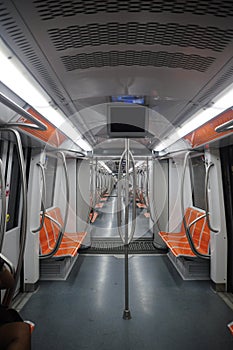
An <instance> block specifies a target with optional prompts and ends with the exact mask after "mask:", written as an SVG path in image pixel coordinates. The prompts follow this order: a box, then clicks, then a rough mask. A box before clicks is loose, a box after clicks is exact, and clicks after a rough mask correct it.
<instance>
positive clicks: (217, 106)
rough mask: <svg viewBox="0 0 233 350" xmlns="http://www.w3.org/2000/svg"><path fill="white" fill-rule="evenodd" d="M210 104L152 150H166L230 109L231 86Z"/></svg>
mask: <svg viewBox="0 0 233 350" xmlns="http://www.w3.org/2000/svg"><path fill="white" fill-rule="evenodd" d="M212 102H213V105H212V106H211V107H209V108H205V109H204V108H203V109H200V110H199V111H197V112H196V113H195V114H194V115H193V116H192V118H190V119H189V120H188V121H187V122H186V123H184V124H182V125H181V127H180V128H177V130H176V131H175V132H174V133H172V134H171V135H170V136H169V137H168V138H167V139H165V140H164V141H161V142H160V143H159V144H158V145H157V146H156V147H155V149H154V150H155V151H157V152H159V151H162V150H163V149H165V148H168V147H169V146H171V145H172V144H173V143H175V142H176V141H178V140H179V139H181V138H182V137H183V136H185V135H188V134H189V133H190V132H192V131H194V130H196V129H197V128H199V127H200V126H201V125H203V124H205V123H207V122H208V121H209V120H211V119H213V118H214V117H216V116H217V115H219V114H220V113H222V112H224V111H225V110H227V109H228V108H231V107H232V105H233V84H231V85H230V86H228V87H227V88H226V89H225V90H223V91H222V92H221V93H220V94H219V95H217V96H216V97H215V98H214V99H213V101H212Z"/></svg>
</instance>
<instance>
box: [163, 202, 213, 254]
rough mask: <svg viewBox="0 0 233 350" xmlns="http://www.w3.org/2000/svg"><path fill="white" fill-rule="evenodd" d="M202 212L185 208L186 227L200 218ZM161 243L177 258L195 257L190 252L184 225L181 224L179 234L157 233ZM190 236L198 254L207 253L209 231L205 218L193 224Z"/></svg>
mask: <svg viewBox="0 0 233 350" xmlns="http://www.w3.org/2000/svg"><path fill="white" fill-rule="evenodd" d="M202 215H203V212H201V211H200V210H198V209H195V208H191V207H189V208H187V209H186V211H185V219H186V222H187V226H189V225H190V224H191V222H193V221H194V220H195V219H197V218H198V217H200V216H202ZM159 234H160V236H161V238H162V239H163V241H164V242H165V243H166V244H167V246H168V248H170V250H171V251H172V253H173V254H174V255H175V256H176V257H178V256H186V257H195V256H196V255H195V254H194V253H193V252H192V250H191V248H190V245H189V242H188V239H187V236H186V234H185V228H184V223H183V222H182V225H181V230H180V232H176V233H169V232H159ZM190 234H191V236H192V239H193V242H194V245H195V247H196V249H197V250H198V252H200V253H201V254H205V255H206V254H208V253H209V242H210V230H209V228H208V226H207V223H206V218H205V217H204V218H202V219H200V220H199V221H197V222H196V223H194V224H193V225H192V226H191V228H190Z"/></svg>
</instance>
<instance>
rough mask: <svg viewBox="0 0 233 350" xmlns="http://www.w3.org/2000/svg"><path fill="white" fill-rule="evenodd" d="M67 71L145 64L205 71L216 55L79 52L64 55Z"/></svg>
mask: <svg viewBox="0 0 233 350" xmlns="http://www.w3.org/2000/svg"><path fill="white" fill-rule="evenodd" d="M61 59H62V62H63V63H64V65H65V67H66V69H67V71H73V70H76V69H88V68H93V67H95V68H96V67H116V66H143V67H150V66H153V67H169V68H183V69H188V70H196V71H199V72H205V71H206V70H207V69H208V68H209V66H210V65H211V63H213V61H214V57H201V56H198V55H185V54H183V53H180V52H175V53H169V52H163V51H160V52H151V51H140V52H137V51H126V52H119V51H110V52H93V53H91V54H85V53H82V54H79V55H75V56H62V57H61Z"/></svg>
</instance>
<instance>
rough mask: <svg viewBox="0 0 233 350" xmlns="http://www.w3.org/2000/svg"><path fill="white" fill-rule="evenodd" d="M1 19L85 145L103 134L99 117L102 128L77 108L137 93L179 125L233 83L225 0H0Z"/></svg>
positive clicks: (232, 34)
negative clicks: (74, 126) (113, 97)
mask: <svg viewBox="0 0 233 350" xmlns="http://www.w3.org/2000/svg"><path fill="white" fill-rule="evenodd" d="M0 20H1V21H0V22H1V23H0V29H1V35H2V37H3V39H4V41H5V42H6V43H7V44H8V45H9V46H10V47H11V48H12V50H13V51H14V52H15V53H16V55H17V56H18V57H19V58H20V59H21V60H22V62H23V63H24V64H25V66H27V67H28V69H29V70H30V71H31V73H32V74H33V75H34V76H35V77H36V79H37V80H38V81H39V83H40V84H41V85H42V86H44V88H45V90H46V91H47V92H48V93H49V94H50V95H51V98H52V101H53V103H55V104H57V105H58V106H59V107H62V108H63V110H64V111H65V113H66V114H67V115H68V116H69V117H70V119H72V122H73V123H74V124H75V125H76V126H77V127H78V128H79V129H80V131H81V132H82V133H84V134H85V135H86V136H87V138H88V140H89V141H90V143H92V144H95V143H96V142H98V140H100V138H101V140H103V139H104V138H105V137H107V135H104V134H105V133H106V130H107V128H106V123H107V119H106V116H102V117H101V118H102V119H101V123H102V124H101V125H102V127H101V128H100V127H99V124H98V122H99V120H98V118H96V119H95V118H94V116H93V115H94V113H93V115H92V114H91V113H90V114H89V113H88V114H87V115H88V116H85V118H84V117H82V115H81V114H77V118H76V114H75V111H77V110H78V111H80V110H83V109H84V108H88V107H91V106H93V105H95V104H101V103H106V102H108V101H110V99H111V96H114V95H125V94H126V95H127V94H128V95H142V96H145V101H146V103H147V104H148V106H149V107H150V108H152V109H153V111H155V112H158V113H160V114H161V115H162V116H163V117H164V118H165V119H166V120H168V121H169V122H170V123H173V124H174V125H175V126H178V125H180V124H181V123H182V122H183V121H184V120H185V119H187V118H188V117H190V116H191V115H192V113H194V111H196V110H197V109H198V108H200V107H203V106H205V105H208V104H210V103H211V99H212V98H213V97H214V96H215V95H216V94H217V93H218V92H219V91H221V90H222V89H223V88H224V87H226V86H227V85H229V84H230V83H233V69H232V67H233V1H231V0H227V1H219V0H212V1H209V0H185V1H183V0H173V1H167V0H163V1H162V0H145V1H144V0H143V1H142V0H128V1H125V0H106V1H100V0H82V1H81V0H69V1H68V0H56V1H55V0H25V1H18V0H0ZM73 116H75V117H74V118H73ZM87 119H88V120H87ZM103 124H105V127H104V125H103ZM156 127H158V125H154V124H153V128H154V129H153V130H156ZM159 127H160V126H159ZM161 127H162V126H161ZM163 133H164V134H166V130H165V129H164V130H163ZM100 134H101V135H100ZM155 140H156V138H155V139H154V140H149V141H150V142H149V141H148V145H149V144H150V145H154V144H155Z"/></svg>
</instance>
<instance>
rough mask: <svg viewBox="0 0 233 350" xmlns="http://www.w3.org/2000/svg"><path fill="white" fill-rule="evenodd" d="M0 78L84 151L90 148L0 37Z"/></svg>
mask: <svg viewBox="0 0 233 350" xmlns="http://www.w3.org/2000/svg"><path fill="white" fill-rule="evenodd" d="M0 80H1V81H2V83H3V84H4V85H6V86H7V87H8V88H9V89H10V90H12V91H13V92H14V93H15V94H16V95H18V96H19V97H20V98H21V99H22V100H23V101H25V102H26V103H27V104H28V105H30V106H32V107H33V108H34V109H35V110H36V111H38V112H39V113H40V114H41V115H42V116H44V117H45V118H46V119H47V120H48V121H49V122H51V123H52V124H53V125H54V126H55V127H57V128H58V129H60V130H61V131H62V132H63V133H64V134H65V135H66V136H68V137H69V138H70V139H71V140H72V141H73V140H76V141H75V143H76V144H77V145H78V146H79V147H81V148H82V149H83V150H85V151H90V150H92V148H91V146H90V145H89V144H88V142H86V141H85V140H83V138H82V136H81V134H80V133H79V131H78V130H77V129H75V128H74V127H73V126H72V124H71V123H70V122H69V120H68V118H66V117H65V116H64V115H63V113H62V111H61V110H59V109H58V108H54V107H53V106H52V101H51V98H50V96H49V95H48V94H47V93H46V92H45V91H44V90H43V89H42V88H41V86H40V85H39V84H38V83H37V82H36V81H35V79H33V77H32V76H31V75H30V74H29V72H28V71H27V70H26V69H25V67H24V66H23V65H22V64H21V63H20V62H19V60H18V59H17V57H16V56H15V55H14V54H13V53H12V52H11V51H10V50H9V49H8V48H7V47H6V45H5V44H4V43H3V41H2V40H1V39H0Z"/></svg>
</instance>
